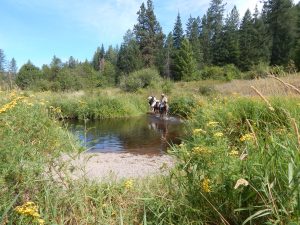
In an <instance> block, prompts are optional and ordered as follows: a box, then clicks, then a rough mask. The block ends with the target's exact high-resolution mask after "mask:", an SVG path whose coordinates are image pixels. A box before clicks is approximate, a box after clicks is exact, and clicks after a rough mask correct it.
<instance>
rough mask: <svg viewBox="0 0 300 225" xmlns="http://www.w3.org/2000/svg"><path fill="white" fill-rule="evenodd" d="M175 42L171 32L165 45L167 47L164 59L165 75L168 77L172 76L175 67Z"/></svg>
mask: <svg viewBox="0 0 300 225" xmlns="http://www.w3.org/2000/svg"><path fill="white" fill-rule="evenodd" d="M173 46H174V44H173V34H172V33H171V32H170V33H169V34H168V36H167V39H166V43H165V46H164V49H165V57H164V58H165V60H164V70H163V75H164V76H165V77H166V78H173V77H172V73H173V72H172V68H173V57H174V56H173V55H174V47H173Z"/></svg>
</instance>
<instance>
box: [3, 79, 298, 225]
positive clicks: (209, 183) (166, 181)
mask: <svg viewBox="0 0 300 225" xmlns="http://www.w3.org/2000/svg"><path fill="white" fill-rule="evenodd" d="M178 85H179V84H178ZM187 85H188V84H184V86H185V88H183V89H181V90H178V92H177V91H175V92H174V93H172V94H170V98H171V99H172V104H173V110H174V111H177V113H178V114H180V115H182V116H185V117H187V118H188V121H189V129H188V130H189V131H188V132H189V133H188V136H187V138H186V140H184V143H183V144H182V145H181V146H174V147H172V149H171V150H170V153H171V154H173V155H175V156H176V157H177V159H178V162H177V164H176V167H175V168H174V169H173V170H172V171H171V173H170V175H168V176H164V177H162V176H161V177H156V178H151V179H141V180H134V181H133V187H132V188H126V187H125V185H124V182H125V181H126V180H122V181H116V180H115V179H113V178H108V179H107V180H106V181H103V182H101V183H96V182H88V181H86V180H78V181H75V180H72V179H71V178H70V177H69V176H67V175H66V174H68V173H67V172H68V170H69V169H70V168H69V167H68V166H67V165H63V162H61V161H60V160H59V159H60V155H61V154H62V153H66V152H71V153H72V154H74V153H78V152H80V151H81V150H82V149H81V148H80V147H79V145H78V144H77V143H76V141H75V140H74V138H73V136H72V135H70V134H69V133H68V132H67V131H66V130H65V129H64V128H62V127H61V126H62V124H61V123H60V122H59V120H60V119H61V116H63V117H74V118H84V117H90V118H95V119H96V118H103V117H122V116H128V115H137V114H141V113H145V111H146V110H147V102H146V100H145V99H146V98H145V96H147V95H148V94H149V93H148V91H149V90H145V91H143V92H138V93H136V94H124V93H123V92H121V91H119V90H117V89H110V90H105V91H101V92H98V91H97V92H91V93H85V92H77V93H56V94H54V93H47V92H46V93H29V92H26V93H23V94H22V93H15V94H11V93H7V92H1V93H0V111H1V109H2V108H3V106H4V105H5V104H7V103H9V102H12V101H13V100H14V99H16V97H17V96H25V97H26V96H27V97H26V98H23V99H19V100H17V104H16V105H15V106H14V107H11V108H9V109H7V110H6V111H5V112H2V113H0V140H1V141H0V196H1V197H0V224H38V222H37V220H32V218H31V217H29V216H24V215H20V214H18V213H17V212H16V211H15V210H14V208H15V207H16V206H19V205H22V204H23V203H25V202H27V201H33V202H35V203H36V204H37V205H38V210H39V213H40V216H41V218H42V219H44V220H45V224H145V225H146V224H155V225H156V224H237V225H238V224H243V223H244V224H291V225H292V224H299V221H300V218H299V216H300V215H299V212H300V211H299V210H300V205H299V199H300V194H299V191H300V190H299V188H300V187H299V174H300V161H299V160H300V154H299V151H300V143H299V142H298V138H300V137H299V136H298V135H299V134H297V131H296V130H297V129H295V128H296V127H297V128H299V126H300V98H299V97H288V96H286V97H277V98H272V99H269V100H270V104H271V105H272V107H273V108H274V110H272V109H270V108H269V106H268V105H267V104H266V103H265V102H264V101H262V100H261V99H260V98H258V97H252V98H245V97H237V96H236V97H235V98H234V99H233V98H231V97H217V96H215V95H212V96H208V97H206V98H203V97H201V96H199V92H198V90H195V87H196V86H197V85H196V84H194V83H192V84H191V87H190V88H187ZM184 89H186V92H185V93H184V91H183V90H184ZM197 93H198V94H197ZM108 104H110V106H107V105H108ZM50 106H52V108H51V107H50ZM60 109H61V111H60ZM212 122H215V123H212ZM246 135H248V136H246ZM244 139H246V140H244ZM54 168H55V169H56V171H57V174H59V175H60V176H58V177H57V176H56V178H53V176H51V172H50V171H53V169H54ZM241 179H244V180H241ZM238 180H239V181H244V182H245V181H247V182H249V183H248V185H240V186H239V187H237V188H236V189H235V185H236V184H237V181H238ZM244 184H245V183H244Z"/></svg>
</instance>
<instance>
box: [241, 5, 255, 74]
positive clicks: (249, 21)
mask: <svg viewBox="0 0 300 225" xmlns="http://www.w3.org/2000/svg"><path fill="white" fill-rule="evenodd" d="M254 35H255V29H254V24H253V18H252V15H251V12H250V10H249V9H248V10H247V11H246V13H245V15H244V17H243V19H242V23H241V27H240V54H241V56H240V68H241V69H242V70H244V71H245V70H249V69H250V68H251V66H252V65H253V64H254V61H255V59H254V57H255V56H254V53H253V51H255V50H254V49H253V48H254V46H255V45H254V44H253V40H254Z"/></svg>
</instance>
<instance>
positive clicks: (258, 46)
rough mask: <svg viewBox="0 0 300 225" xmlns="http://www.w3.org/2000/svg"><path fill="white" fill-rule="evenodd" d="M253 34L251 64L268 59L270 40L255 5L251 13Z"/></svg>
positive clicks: (267, 61) (266, 61) (265, 61)
mask: <svg viewBox="0 0 300 225" xmlns="http://www.w3.org/2000/svg"><path fill="white" fill-rule="evenodd" d="M253 20H254V34H253V52H254V53H253V64H254V65H257V64H259V63H267V64H269V61H270V47H271V40H270V37H269V35H268V31H267V27H266V24H265V23H264V18H263V16H262V15H260V13H259V11H258V9H257V6H256V7H255V11H254V14H253Z"/></svg>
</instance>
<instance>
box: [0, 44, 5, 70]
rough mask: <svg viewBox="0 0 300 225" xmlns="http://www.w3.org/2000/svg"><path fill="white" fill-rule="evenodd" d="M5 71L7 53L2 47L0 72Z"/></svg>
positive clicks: (0, 50) (0, 51)
mask: <svg viewBox="0 0 300 225" xmlns="http://www.w3.org/2000/svg"><path fill="white" fill-rule="evenodd" d="M4 71H5V54H4V51H3V50H2V49H0V73H1V72H4Z"/></svg>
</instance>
